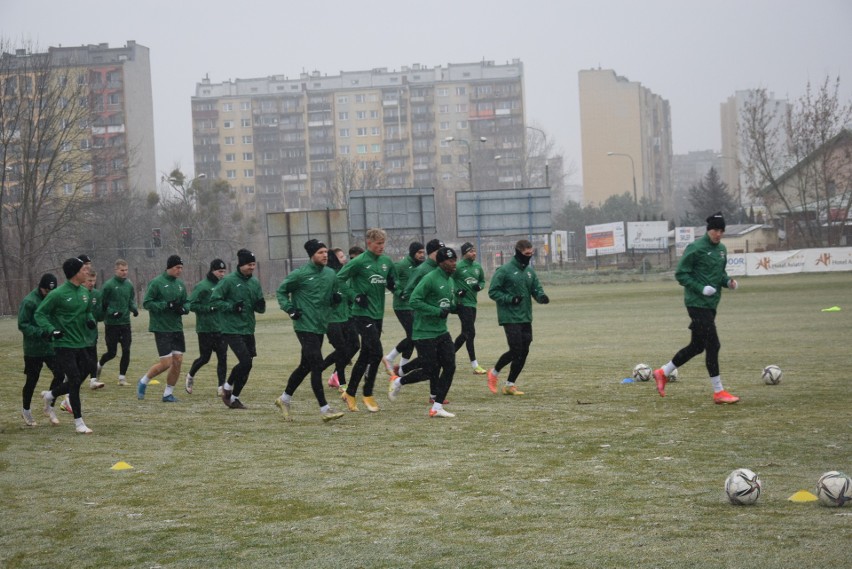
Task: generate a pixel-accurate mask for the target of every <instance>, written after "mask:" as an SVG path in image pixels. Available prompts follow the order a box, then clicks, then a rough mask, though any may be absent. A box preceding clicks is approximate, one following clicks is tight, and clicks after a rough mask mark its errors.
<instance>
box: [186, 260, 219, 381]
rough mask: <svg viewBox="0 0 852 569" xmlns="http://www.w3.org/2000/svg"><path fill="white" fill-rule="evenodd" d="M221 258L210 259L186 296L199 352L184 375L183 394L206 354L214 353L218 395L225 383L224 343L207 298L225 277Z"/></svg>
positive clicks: (193, 379)
mask: <svg viewBox="0 0 852 569" xmlns="http://www.w3.org/2000/svg"><path fill="white" fill-rule="evenodd" d="M225 272H226V267H225V261H223V260H222V259H213V260H212V261H211V262H210V270H209V271H208V272H207V277H206V278H205V279H204V280H203V281H201V282H200V283H198V284H197V285H195V288H194V289H192V294H190V295H189V309H190V310H191V311H193V312H195V332H196V333H197V334H198V350H199V351H200V352H201V353H200V354H199V356H198V358H197V359H196V360H195V361H194V362H192V366H191V367H190V368H189V373H187V374H186V386H185V387H184V389H185V390H186V392H187V393H190V394H191V393H192V386H193V384H194V383H195V375H196V374H197V373H198V370H200V369H201V367H202V366H204V365H205V364H207V362H209V361H210V356H211V355H212V354H213V353H214V352H215V353H216V379H217V381H218V386H219V387H218V390H217V391H218V394H219V397H222V386H223V385H225V376H226V375H227V373H228V345H227V344H226V343H225V341H224V340H223V339H222V334H221V333H220V332H219V330H220V328H221V326H220V325H219V313H218V312H216V311H215V310H214V308H213V305H212V304H211V302H210V300H211V297H212V296H213V289H214V288H216V285H217V284H218V283H219V281H220V280H222V278H223V277H224V276H225Z"/></svg>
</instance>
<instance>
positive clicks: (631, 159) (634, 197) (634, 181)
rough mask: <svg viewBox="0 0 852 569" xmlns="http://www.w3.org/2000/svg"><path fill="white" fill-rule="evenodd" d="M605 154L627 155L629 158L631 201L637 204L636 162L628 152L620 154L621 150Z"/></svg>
mask: <svg viewBox="0 0 852 569" xmlns="http://www.w3.org/2000/svg"><path fill="white" fill-rule="evenodd" d="M606 155H607V156H627V157H628V158H630V170H631V171H632V172H633V202H634V203H635V204H636V205H639V197H638V196H637V194H636V164H634V163H633V157H632V156H631V155H629V154H622V153H621V152H607V153H606Z"/></svg>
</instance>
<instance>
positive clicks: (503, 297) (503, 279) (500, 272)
mask: <svg viewBox="0 0 852 569" xmlns="http://www.w3.org/2000/svg"><path fill="white" fill-rule="evenodd" d="M543 295H544V289H543V288H542V287H541V283H539V282H538V276H537V275H536V274H535V269H533V268H532V267H531V266H529V265H527V266H526V267H521V264H520V263H519V262H518V260H517V259H515V257H512V259H511V260H510V261H509V262H508V263H506V264H505V265H502V266H500V267H497V270H496V271H494V276H493V277H491V285H490V286H489V287H488V297H489V298H490V299H491V300H493V301H494V302H496V303H497V323H498V324H499V325H500V326H502V325H504V324H523V323H526V322H532V301H531V300H530V299H531V298H535V299H536V301H537V302H538V301H539V299H541V297H542V296H543ZM516 296H520V297H521V303H520V304H518V305H514V304H512V298H514V297H516Z"/></svg>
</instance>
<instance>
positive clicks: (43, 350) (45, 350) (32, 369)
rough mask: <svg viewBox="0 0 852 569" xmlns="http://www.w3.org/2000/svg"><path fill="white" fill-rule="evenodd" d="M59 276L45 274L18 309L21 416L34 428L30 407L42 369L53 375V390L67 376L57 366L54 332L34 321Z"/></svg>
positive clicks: (53, 420) (54, 420) (53, 417)
mask: <svg viewBox="0 0 852 569" xmlns="http://www.w3.org/2000/svg"><path fill="white" fill-rule="evenodd" d="M56 284H57V280H56V277H55V276H54V275H52V274H50V273H45V274H43V275H42V276H41V279H40V280H39V282H38V286H37V287H36V288H34V289H33V290H32V291H31V292H30V293H29V294H28V295H27V296H25V297H24V300H23V301H22V302H21V306H20V307H19V308H18V330H20V331H21V334H23V335H24V374H25V375H26V380H25V381H24V389H23V392H22V394H21V395H22V398H23V401H22V403H23V406H22V407H21V416H22V417H23V418H24V423H25V424H26V425H27V426H28V427H35V426H36V421H35V419H34V418H33V414H32V411H31V410H30V404H31V403H32V400H33V393H35V388H36V384H38V378H39V375H41V369H42V367H44V366H47V369H49V370H50V371H51V373H53V380H52V381H51V383H50V388H51V389H53V388H55V387H59V386H60V385H61V384H62V380H63V379H64V378H65V374H63V373H62V370H60V369H59V365H58V364H57V363H56V353H55V352H54V350H53V344H52V343H51V340H52V339H53V337H54V335H55V333H53V332H51V331H50V330H48V329H45V328H42V327H41V326H39V325H38V324H37V323H36V321H35V311H36V309H37V308H38V307H39V305H40V304H41V303H42V301H43V300H44V299H45V297H47V295H48V294H49V293H50V292H51V291H52V290H54V289H55V288H56ZM53 403H54V402H53V401H52V402H51V406H50V410H49V411H48V417H49V418H50V422H51V423H52V424H54V425H55V424H57V423H59V420H58V419H57V418H56V413H54V412H53Z"/></svg>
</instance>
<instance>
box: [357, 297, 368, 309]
mask: <svg viewBox="0 0 852 569" xmlns="http://www.w3.org/2000/svg"><path fill="white" fill-rule="evenodd" d="M355 304H357V305H358V306H360V307H361V308H367V307H368V306H370V301H369V300H367V295H366V294H358V295H356V296H355Z"/></svg>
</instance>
